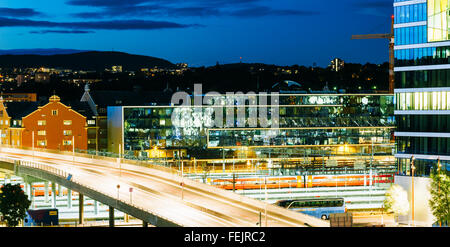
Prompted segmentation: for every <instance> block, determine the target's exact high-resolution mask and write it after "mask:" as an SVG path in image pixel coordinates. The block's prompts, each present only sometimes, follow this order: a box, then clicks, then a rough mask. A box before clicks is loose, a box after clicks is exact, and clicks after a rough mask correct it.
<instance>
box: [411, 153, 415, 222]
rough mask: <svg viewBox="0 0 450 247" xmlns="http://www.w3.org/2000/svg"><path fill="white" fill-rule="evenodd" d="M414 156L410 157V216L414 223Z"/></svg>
mask: <svg viewBox="0 0 450 247" xmlns="http://www.w3.org/2000/svg"><path fill="white" fill-rule="evenodd" d="M414 160H415V158H414V156H412V157H411V174H412V176H411V216H412V223H413V225H415V224H414V171H415V170H416V167H415V166H414Z"/></svg>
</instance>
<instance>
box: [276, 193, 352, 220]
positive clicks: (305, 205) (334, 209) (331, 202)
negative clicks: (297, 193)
mask: <svg viewBox="0 0 450 247" xmlns="http://www.w3.org/2000/svg"><path fill="white" fill-rule="evenodd" d="M275 205H277V206H280V207H283V208H287V209H290V210H294V211H297V212H300V213H303V214H307V215H311V216H314V217H317V218H320V219H323V220H328V219H330V214H336V213H345V212H346V211H347V209H346V207H345V201H344V198H302V199H289V200H281V201H277V202H276V203H275Z"/></svg>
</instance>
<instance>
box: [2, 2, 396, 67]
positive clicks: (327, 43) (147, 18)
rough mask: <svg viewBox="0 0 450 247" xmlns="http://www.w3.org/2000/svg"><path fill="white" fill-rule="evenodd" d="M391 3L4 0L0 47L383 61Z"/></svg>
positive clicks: (192, 59) (188, 57)
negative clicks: (382, 35) (371, 37)
mask: <svg viewBox="0 0 450 247" xmlns="http://www.w3.org/2000/svg"><path fill="white" fill-rule="evenodd" d="M392 2H393V0H276V1H275V0H40V1H36V0H20V1H17V0H2V1H1V2H0V49H28V48H64V49H80V50H101V51H111V50H114V51H123V52H128V53H133V54H141V55H149V56H155V57H160V58H164V59H167V60H169V61H171V62H173V63H178V62H186V63H188V64H189V65H190V66H202V65H206V66H209V65H214V64H216V62H219V63H221V64H223V63H234V62H239V61H240V57H242V61H243V62H261V63H267V64H278V65H294V64H298V65H305V66H311V65H313V63H317V65H318V66H327V65H328V64H329V62H330V61H331V60H332V59H333V58H334V57H339V58H342V59H344V60H345V61H346V62H354V63H366V62H370V63H382V62H386V61H387V60H388V41H387V40H351V35H352V34H366V33H387V32H390V16H391V15H392V13H393V7H392Z"/></svg>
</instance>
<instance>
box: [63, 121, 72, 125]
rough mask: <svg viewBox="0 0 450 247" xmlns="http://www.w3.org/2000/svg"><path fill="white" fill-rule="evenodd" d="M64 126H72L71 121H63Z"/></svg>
mask: <svg viewBox="0 0 450 247" xmlns="http://www.w3.org/2000/svg"><path fill="white" fill-rule="evenodd" d="M64 125H72V120H64Z"/></svg>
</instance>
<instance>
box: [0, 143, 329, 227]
mask: <svg viewBox="0 0 450 247" xmlns="http://www.w3.org/2000/svg"><path fill="white" fill-rule="evenodd" d="M0 161H1V164H0V168H2V169H10V170H14V171H15V172H16V173H20V174H27V175H31V176H35V177H38V178H41V179H45V180H48V181H52V182H55V183H57V184H60V185H62V186H64V187H66V188H68V189H71V190H74V191H77V192H79V193H80V194H82V195H86V196H88V197H89V198H92V199H94V200H96V201H99V202H101V203H103V204H106V205H108V206H110V208H115V209H117V210H119V211H121V212H124V213H126V214H129V215H131V216H133V217H136V218H138V219H141V220H143V221H144V222H148V223H149V224H151V225H154V226H188V227H254V226H258V225H257V224H259V223H261V225H262V226H266V225H267V226H269V227H304V226H313V227H329V222H327V221H323V220H320V219H317V218H314V217H311V216H308V215H304V214H300V213H297V212H293V211H290V210H287V209H284V208H281V207H277V206H274V205H271V204H268V203H265V202H262V201H258V200H255V199H252V198H248V197H245V196H242V195H238V194H235V193H233V192H230V191H225V190H222V189H218V188H215V187H213V186H209V185H206V184H202V183H199V182H196V181H192V180H189V179H186V178H182V177H181V176H180V175H179V174H178V173H177V171H176V170H174V169H169V168H165V167H161V166H156V165H149V164H139V163H137V162H134V161H128V160H121V159H115V158H106V157H100V156H90V155H83V154H76V155H70V154H64V153H56V152H55V153H52V152H43V151H33V150H23V149H15V148H5V147H1V148H0ZM182 182H183V183H182ZM130 188H132V190H130ZM80 210H82V209H80ZM266 215H267V216H266Z"/></svg>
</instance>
